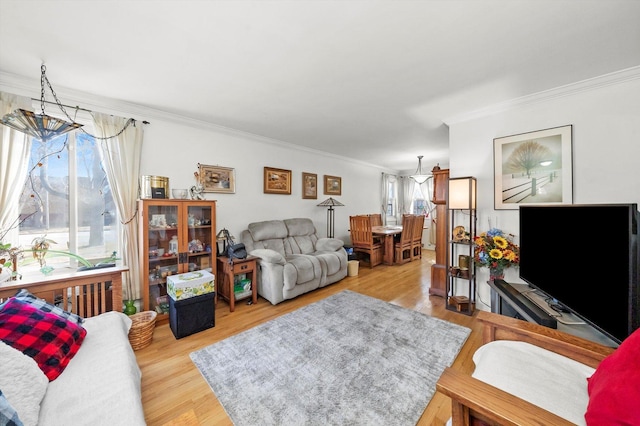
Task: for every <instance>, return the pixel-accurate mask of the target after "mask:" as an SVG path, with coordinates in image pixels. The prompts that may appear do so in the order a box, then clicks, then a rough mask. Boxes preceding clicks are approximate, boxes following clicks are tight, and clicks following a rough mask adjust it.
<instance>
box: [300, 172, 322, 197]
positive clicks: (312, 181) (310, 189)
mask: <svg viewBox="0 0 640 426" xmlns="http://www.w3.org/2000/svg"><path fill="white" fill-rule="evenodd" d="M302 198H305V199H309V200H315V199H317V198H318V175H317V174H315V173H305V172H302Z"/></svg>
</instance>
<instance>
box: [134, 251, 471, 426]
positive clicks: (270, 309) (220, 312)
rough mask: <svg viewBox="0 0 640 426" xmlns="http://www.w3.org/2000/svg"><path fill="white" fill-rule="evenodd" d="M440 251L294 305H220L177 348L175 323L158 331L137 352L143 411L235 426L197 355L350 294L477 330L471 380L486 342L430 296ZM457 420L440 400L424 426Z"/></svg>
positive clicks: (363, 273)
mask: <svg viewBox="0 0 640 426" xmlns="http://www.w3.org/2000/svg"><path fill="white" fill-rule="evenodd" d="M433 259H434V256H433V251H430V250H425V252H424V255H423V259H422V261H414V262H409V263H405V264H404V265H393V266H385V265H380V266H376V267H375V268H373V269H369V268H368V267H362V265H360V268H359V274H358V275H357V276H355V277H346V278H345V279H343V280H342V281H340V282H338V283H336V284H332V285H329V286H327V287H324V288H321V289H318V290H315V291H313V292H311V293H308V294H305V295H302V296H299V297H297V298H295V299H293V300H289V301H285V302H282V303H280V304H278V305H275V306H274V305H272V304H271V303H269V302H268V301H267V300H265V299H262V298H260V297H259V298H258V303H257V304H256V305H247V304H246V303H245V302H244V301H241V302H239V303H238V304H236V309H235V312H232V313H230V312H229V305H228V304H227V303H226V302H224V301H222V300H219V301H218V305H217V306H216V320H215V322H216V325H215V327H214V328H211V329H209V330H206V331H202V332H200V333H196V334H193V335H191V336H188V337H184V338H182V339H178V340H176V339H175V338H174V336H173V334H172V333H171V329H170V328H169V324H168V323H163V324H158V325H157V326H156V328H155V330H154V335H153V342H152V344H151V345H150V346H148V347H146V348H144V349H141V350H139V351H137V352H136V357H137V360H138V364H139V365H140V368H141V370H142V403H143V406H144V412H145V418H146V421H147V424H148V425H149V426H156V425H161V426H168V425H172V426H177V425H192V424H197V425H232V423H231V420H230V419H229V417H228V416H227V414H226V412H225V411H224V409H223V408H222V406H221V405H220V403H219V402H218V400H217V398H216V397H215V395H214V393H213V392H212V391H211V388H210V387H209V385H208V384H207V382H206V381H205V380H204V379H203V378H202V376H201V374H200V372H199V371H198V369H197V368H196V367H195V365H194V364H193V362H191V359H190V358H189V353H191V352H193V351H195V350H198V349H201V348H203V347H205V346H208V345H210V344H212V343H215V342H218V341H220V340H223V339H225V338H227V337H229V336H232V335H234V334H237V333H239V332H241V331H244V330H247V329H249V328H252V327H255V326H256V325H258V324H261V323H263V322H266V321H269V320H272V319H274V318H276V317H279V316H280V315H283V314H286V313H288V312H291V311H294V310H296V309H298V308H300V307H302V306H305V305H307V304H309V303H313V302H317V301H318V300H320V299H323V298H325V297H327V296H329V295H332V294H334V293H337V292H340V291H342V290H352V291H355V292H358V293H362V294H366V295H368V296H372V297H376V298H378V299H381V300H385V301H387V302H390V303H393V304H396V305H399V306H403V307H405V308H408V309H413V310H416V311H419V312H422V313H424V314H427V315H431V316H433V317H437V318H442V319H444V320H447V321H451V322H453V323H456V324H460V325H463V326H466V327H469V328H471V330H472V332H471V334H470V336H469V338H468V340H467V342H466V343H465V345H464V346H463V348H462V350H461V351H460V354H459V355H458V357H457V358H456V360H455V361H454V363H453V367H454V368H456V369H458V370H461V371H465V372H470V371H472V369H473V362H472V359H471V357H472V355H473V352H474V351H475V350H476V349H477V348H478V346H479V345H480V341H481V331H480V327H479V326H478V324H477V323H476V321H475V320H474V316H471V317H470V316H467V315H463V314H459V313H456V312H452V311H449V310H447V309H445V305H444V299H443V298H441V297H438V296H430V295H429V286H430V279H431V271H430V269H431V265H432V263H433ZM450 415H451V407H450V400H449V399H448V398H447V397H445V396H444V395H441V394H439V393H437V392H436V394H435V395H434V397H433V398H432V400H431V402H430V403H429V405H428V406H427V408H426V410H425V411H424V413H423V415H422V417H421V418H420V421H419V422H418V425H430V426H431V425H443V424H445V422H446V421H447V419H448V418H449V417H450Z"/></svg>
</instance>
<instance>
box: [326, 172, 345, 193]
mask: <svg viewBox="0 0 640 426" xmlns="http://www.w3.org/2000/svg"><path fill="white" fill-rule="evenodd" d="M324 195H342V178H341V177H338V176H329V175H324Z"/></svg>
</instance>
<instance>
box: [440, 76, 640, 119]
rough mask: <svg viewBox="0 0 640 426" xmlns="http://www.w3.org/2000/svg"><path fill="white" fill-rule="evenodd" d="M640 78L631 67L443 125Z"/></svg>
mask: <svg viewBox="0 0 640 426" xmlns="http://www.w3.org/2000/svg"><path fill="white" fill-rule="evenodd" d="M639 78H640V66H636V67H631V68H627V69H624V70H620V71H615V72H612V73H609V74H605V75H602V76H599V77H594V78H589V79H586V80H582V81H578V82H576V83H571V84H567V85H564V86H560V87H556V88H554V89H549V90H544V91H542V92H538V93H534V94H531V95H527V96H522V97H520V98H515V99H511V100H508V101H505V102H499V103H497V104H493V105H489V106H487V107H484V108H480V109H477V110H474V111H469V112H466V113H463V114H458V115H455V116H452V117H449V118H446V119H444V120H443V123H444V124H446V125H447V126H451V125H452V124H456V123H462V122H465V121H470V120H475V119H478V118H483V117H487V116H490V115H494V114H497V113H501V112H505V111H508V110H511V109H515V108H518V107H521V106H526V105H533V104H537V103H540V102H546V101H550V100H552V99H557V98H562V97H566V96H572V95H575V94H577V93H581V92H588V91H592V90H596V89H600V88H602V87H606V86H611V85H615V84H620V83H624V82H627V81H631V80H636V79H639Z"/></svg>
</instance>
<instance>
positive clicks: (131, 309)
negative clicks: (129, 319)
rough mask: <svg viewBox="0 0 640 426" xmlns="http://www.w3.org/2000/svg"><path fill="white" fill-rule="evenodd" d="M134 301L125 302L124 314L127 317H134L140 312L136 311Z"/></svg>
mask: <svg viewBox="0 0 640 426" xmlns="http://www.w3.org/2000/svg"><path fill="white" fill-rule="evenodd" d="M133 302H134V301H133V300H125V301H124V313H125V314H127V315H133V314H135V313H136V312H137V311H138V310H137V309H136V305H134V304H133Z"/></svg>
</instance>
